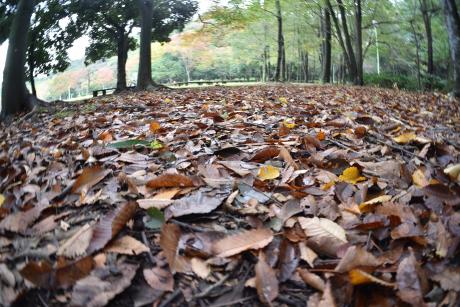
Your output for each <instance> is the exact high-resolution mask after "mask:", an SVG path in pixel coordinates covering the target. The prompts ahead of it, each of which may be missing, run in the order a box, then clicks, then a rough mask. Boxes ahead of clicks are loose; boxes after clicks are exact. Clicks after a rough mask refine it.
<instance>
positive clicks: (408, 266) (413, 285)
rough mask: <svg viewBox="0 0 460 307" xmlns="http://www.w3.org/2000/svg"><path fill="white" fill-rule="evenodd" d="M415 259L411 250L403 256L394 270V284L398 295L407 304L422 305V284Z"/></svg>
mask: <svg viewBox="0 0 460 307" xmlns="http://www.w3.org/2000/svg"><path fill="white" fill-rule="evenodd" d="M418 271H419V268H418V263H417V260H416V259H415V256H414V254H413V252H411V253H410V255H409V256H407V257H406V258H404V259H403V260H402V261H401V262H400V263H399V266H398V271H397V272H396V284H397V287H398V296H399V297H400V298H401V300H403V301H404V302H406V303H408V304H415V305H417V306H423V305H424V304H425V303H424V301H423V297H424V294H423V284H422V280H421V278H420V276H419V273H418Z"/></svg>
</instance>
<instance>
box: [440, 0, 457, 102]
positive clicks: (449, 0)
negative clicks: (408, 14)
mask: <svg viewBox="0 0 460 307" xmlns="http://www.w3.org/2000/svg"><path fill="white" fill-rule="evenodd" d="M442 5H443V7H444V15H445V18H446V26H447V33H448V35H449V44H450V56H451V59H452V65H453V71H454V89H453V94H454V95H455V97H460V16H459V12H458V8H457V4H456V3H455V0H442Z"/></svg>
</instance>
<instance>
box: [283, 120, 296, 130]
mask: <svg viewBox="0 0 460 307" xmlns="http://www.w3.org/2000/svg"><path fill="white" fill-rule="evenodd" d="M283 124H284V126H285V127H286V128H289V129H294V128H295V123H294V120H293V119H292V118H286V119H285V120H284V122H283Z"/></svg>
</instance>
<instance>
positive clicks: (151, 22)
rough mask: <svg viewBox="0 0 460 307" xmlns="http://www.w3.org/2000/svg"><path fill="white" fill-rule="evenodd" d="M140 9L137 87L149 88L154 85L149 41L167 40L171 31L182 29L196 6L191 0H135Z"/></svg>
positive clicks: (140, 88)
mask: <svg viewBox="0 0 460 307" xmlns="http://www.w3.org/2000/svg"><path fill="white" fill-rule="evenodd" d="M137 4H138V8H139V12H140V27H141V34H140V50H139V70H138V76H137V88H138V89H139V90H148V89H152V88H155V87H156V84H155V82H154V81H153V79H152V65H151V57H152V56H151V46H150V43H151V42H152V41H160V42H167V41H169V34H170V33H171V32H172V31H173V30H176V29H178V30H182V29H183V27H184V25H185V23H186V22H187V21H188V20H189V19H190V18H191V17H192V16H193V15H194V14H195V12H196V10H197V8H198V5H197V3H196V2H195V1H194V0H157V1H155V5H154V3H153V1H152V0H137Z"/></svg>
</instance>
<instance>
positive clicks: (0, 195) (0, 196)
mask: <svg viewBox="0 0 460 307" xmlns="http://www.w3.org/2000/svg"><path fill="white" fill-rule="evenodd" d="M4 202H5V196H3V194H0V208H1V207H2V205H3V203H4Z"/></svg>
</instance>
